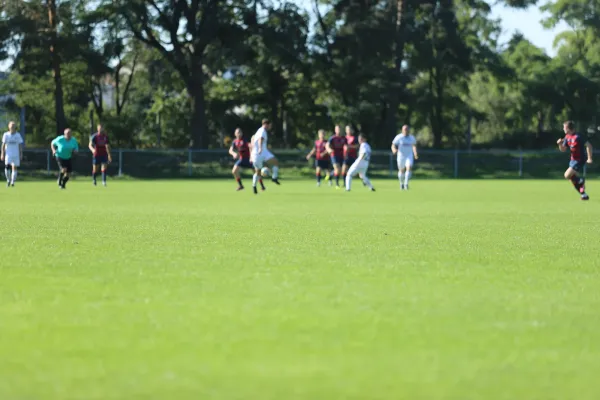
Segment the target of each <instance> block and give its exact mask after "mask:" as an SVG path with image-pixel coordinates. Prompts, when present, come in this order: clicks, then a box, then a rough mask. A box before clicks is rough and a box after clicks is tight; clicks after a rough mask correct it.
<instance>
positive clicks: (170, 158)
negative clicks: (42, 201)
mask: <svg viewBox="0 0 600 400" xmlns="http://www.w3.org/2000/svg"><path fill="white" fill-rule="evenodd" d="M273 153H274V154H275V155H276V156H277V159H278V160H279V164H280V167H281V174H282V176H287V177H289V178H292V177H312V176H313V173H314V169H313V165H314V160H311V161H307V160H306V154H307V152H306V151H301V150H273ZM112 154H113V162H112V163H111V164H110V166H109V171H108V173H109V174H110V175H112V176H128V177H133V178H141V179H160V178H188V177H189V178H221V177H229V176H231V168H232V166H233V164H234V161H233V160H232V158H231V156H230V155H229V154H228V152H227V151H226V150H187V149H182V150H130V149H114V150H113V152H112ZM23 158H24V159H23V162H22V163H21V168H20V169H21V172H22V173H23V175H25V176H31V177H44V176H51V175H54V171H55V170H56V169H57V166H56V162H55V160H54V159H53V158H52V154H51V151H50V150H49V149H48V150H43V149H42V150H35V149H26V150H24V153H23ZM568 161H569V156H568V154H565V153H560V152H558V151H541V152H518V151H516V152H515V151H502V150H493V151H471V152H469V151H434V150H421V151H420V152H419V159H418V160H417V161H416V163H415V167H414V176H415V177H420V178H462V179H478V178H511V179H518V178H538V179H544V178H557V177H560V176H562V174H563V172H564V170H565V169H566V168H567V166H568ZM91 165H92V155H91V153H90V152H88V151H87V149H85V150H83V151H82V152H81V153H79V154H77V155H75V156H74V158H73V169H74V172H75V175H84V176H86V175H90V174H91ZM396 168H397V167H396V157H395V156H394V155H392V153H391V152H390V151H385V150H384V151H374V152H373V155H372V157H371V163H370V167H369V173H370V174H371V175H373V176H376V177H393V176H396V170H397V169H396ZM586 173H587V175H588V176H592V177H593V176H595V175H597V174H598V173H597V172H596V168H593V166H592V167H588V168H587V171H586Z"/></svg>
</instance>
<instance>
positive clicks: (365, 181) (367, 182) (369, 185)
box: [363, 176, 375, 192]
mask: <svg viewBox="0 0 600 400" xmlns="http://www.w3.org/2000/svg"><path fill="white" fill-rule="evenodd" d="M363 182H364V183H365V185H367V187H368V188H369V189H371V191H372V192H374V191H375V188H374V187H373V184H372V183H371V180H370V179H369V178H368V177H366V176H363Z"/></svg>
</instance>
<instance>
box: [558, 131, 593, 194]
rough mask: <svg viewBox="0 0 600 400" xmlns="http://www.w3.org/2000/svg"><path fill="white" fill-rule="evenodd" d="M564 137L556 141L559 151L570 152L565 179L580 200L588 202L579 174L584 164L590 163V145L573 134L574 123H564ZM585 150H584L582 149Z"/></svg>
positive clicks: (581, 137) (584, 139) (579, 136)
mask: <svg viewBox="0 0 600 400" xmlns="http://www.w3.org/2000/svg"><path fill="white" fill-rule="evenodd" d="M563 131H564V132H565V137H564V138H560V139H558V140H557V141H556V143H557V144H558V149H559V150H560V151H567V149H570V151H571V161H570V162H569V168H567V170H566V171H565V179H569V180H570V181H571V183H572V184H573V187H575V190H577V192H578V193H579V194H580V195H581V200H589V199H590V197H589V196H588V195H587V193H586V192H585V178H584V177H582V176H580V175H579V174H581V173H583V169H584V167H585V164H586V162H587V163H588V164H591V163H592V151H593V148H592V144H591V143H590V142H589V141H588V140H587V139H586V138H585V137H584V136H582V135H580V134H579V133H576V132H575V123H573V121H566V122H565V123H564V124H563ZM584 148H585V149H584Z"/></svg>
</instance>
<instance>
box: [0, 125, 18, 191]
mask: <svg viewBox="0 0 600 400" xmlns="http://www.w3.org/2000/svg"><path fill="white" fill-rule="evenodd" d="M22 159H23V138H22V137H21V134H20V133H19V132H17V124H15V122H14V121H10V122H9V123H8V131H6V132H5V133H4V135H2V146H1V150H0V161H4V174H5V175H6V187H11V186H15V181H16V180H17V168H19V167H20V166H21V160H22Z"/></svg>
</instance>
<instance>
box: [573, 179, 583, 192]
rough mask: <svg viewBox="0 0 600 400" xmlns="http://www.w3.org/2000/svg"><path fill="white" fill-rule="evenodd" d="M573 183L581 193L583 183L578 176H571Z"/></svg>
mask: <svg viewBox="0 0 600 400" xmlns="http://www.w3.org/2000/svg"><path fill="white" fill-rule="evenodd" d="M571 183H572V184H573V187H574V188H575V190H576V191H577V193H580V192H581V191H580V189H581V187H582V185H581V183H580V179H579V177H578V176H572V177H571Z"/></svg>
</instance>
